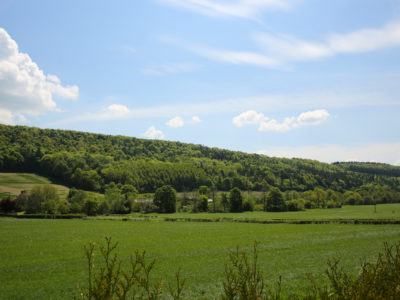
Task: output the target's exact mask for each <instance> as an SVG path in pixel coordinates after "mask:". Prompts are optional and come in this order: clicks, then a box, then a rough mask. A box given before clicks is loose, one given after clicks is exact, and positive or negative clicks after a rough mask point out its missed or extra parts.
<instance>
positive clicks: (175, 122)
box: [166, 117, 185, 128]
mask: <svg viewBox="0 0 400 300" xmlns="http://www.w3.org/2000/svg"><path fill="white" fill-rule="evenodd" d="M184 124H185V122H183V119H182V118H181V117H175V118H172V119H171V120H169V121H168V122H167V123H166V125H168V126H169V127H173V128H178V127H182V126H183V125H184Z"/></svg>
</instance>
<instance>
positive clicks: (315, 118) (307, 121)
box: [297, 109, 329, 125]
mask: <svg viewBox="0 0 400 300" xmlns="http://www.w3.org/2000/svg"><path fill="white" fill-rule="evenodd" d="M328 117H329V113H328V111H326V110H325V109H317V110H313V111H308V112H305V113H302V114H300V115H299V116H298V117H297V122H298V124H299V125H318V124H320V123H322V122H324V121H325V120H326V119H327V118H328Z"/></svg>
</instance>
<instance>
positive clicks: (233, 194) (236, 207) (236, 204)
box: [229, 187, 243, 212]
mask: <svg viewBox="0 0 400 300" xmlns="http://www.w3.org/2000/svg"><path fill="white" fill-rule="evenodd" d="M242 210H243V196H242V192H241V191H240V190H239V189H238V188H237V187H235V188H233V189H231V191H230V193H229V211H230V212H241V211H242Z"/></svg>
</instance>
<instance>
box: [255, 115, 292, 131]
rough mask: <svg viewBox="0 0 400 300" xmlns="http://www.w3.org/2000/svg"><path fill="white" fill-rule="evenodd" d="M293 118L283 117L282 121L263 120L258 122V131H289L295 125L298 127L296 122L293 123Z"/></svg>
mask: <svg viewBox="0 0 400 300" xmlns="http://www.w3.org/2000/svg"><path fill="white" fill-rule="evenodd" d="M293 122H294V118H293V117H290V118H285V120H284V121H283V122H282V123H279V122H278V121H276V120H274V119H272V120H269V121H263V122H261V123H260V126H259V127H258V131H289V130H291V129H293V128H295V127H298V126H297V125H296V124H294V123H293Z"/></svg>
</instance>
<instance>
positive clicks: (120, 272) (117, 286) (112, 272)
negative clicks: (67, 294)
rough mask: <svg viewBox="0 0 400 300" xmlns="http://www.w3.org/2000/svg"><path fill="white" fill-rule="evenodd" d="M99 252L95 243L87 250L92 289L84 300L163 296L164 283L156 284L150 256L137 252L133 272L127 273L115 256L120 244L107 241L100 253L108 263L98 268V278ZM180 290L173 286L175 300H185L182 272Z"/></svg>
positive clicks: (84, 292)
mask: <svg viewBox="0 0 400 300" xmlns="http://www.w3.org/2000/svg"><path fill="white" fill-rule="evenodd" d="M95 248H96V245H95V244H94V243H90V244H89V245H88V246H85V247H84V249H85V254H86V258H87V261H88V287H87V289H84V288H81V287H80V286H79V285H78V291H79V294H80V296H81V298H82V299H88V300H95V299H96V300H97V299H98V300H102V299H110V300H111V299H121V300H122V299H149V300H150V299H152V300H156V299H160V298H161V295H162V282H161V281H158V282H156V283H154V284H152V282H151V280H150V275H151V272H152V270H153V268H154V265H155V260H152V261H150V262H147V260H146V252H145V251H143V252H140V251H138V250H136V251H135V255H134V256H132V257H131V258H130V268H129V270H128V271H127V270H124V269H123V268H122V266H121V260H120V259H119V258H118V255H117V254H116V253H115V250H116V248H117V243H112V242H111V238H106V244H105V246H103V245H100V246H99V248H100V253H101V256H102V257H103V259H104V262H103V266H102V267H100V268H98V270H99V271H98V273H97V274H95V273H94V272H95V268H94V265H95V261H94V256H95ZM175 278H176V288H174V287H173V286H172V285H170V284H169V293H170V295H171V296H172V298H173V299H174V300H178V299H180V298H181V294H182V290H183V287H184V285H185V280H181V278H180V270H179V269H178V271H177V272H176V274H175Z"/></svg>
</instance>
